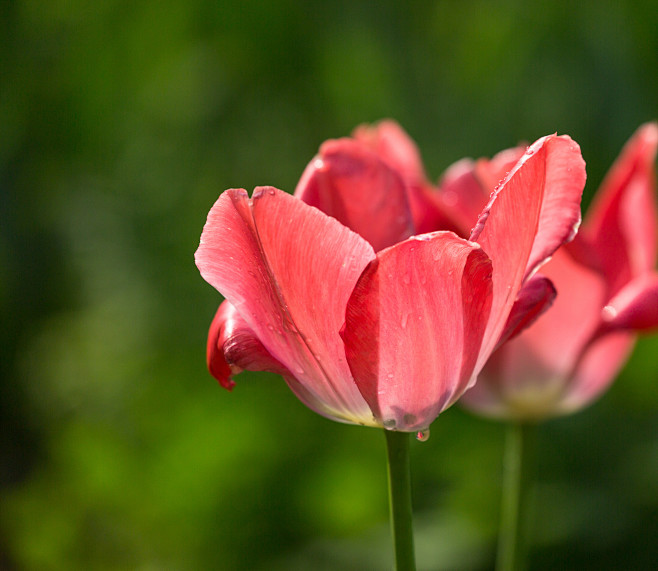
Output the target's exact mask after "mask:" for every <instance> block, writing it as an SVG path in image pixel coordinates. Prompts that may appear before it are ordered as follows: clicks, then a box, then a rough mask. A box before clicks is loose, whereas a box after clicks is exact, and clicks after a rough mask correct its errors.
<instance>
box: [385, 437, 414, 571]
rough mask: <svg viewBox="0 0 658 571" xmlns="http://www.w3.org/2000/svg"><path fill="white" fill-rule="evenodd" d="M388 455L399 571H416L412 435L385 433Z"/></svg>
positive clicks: (392, 515) (396, 558) (390, 494)
mask: <svg viewBox="0 0 658 571" xmlns="http://www.w3.org/2000/svg"><path fill="white" fill-rule="evenodd" d="M384 434H385V435H386V450H387V453H388V490H389V504H390V511H391V531H392V533H393V549H394V553H395V571H415V569H416V562H415V556H414V536H413V521H412V517H413V516H412V506H411V471H410V468H409V440H410V433H408V432H398V431H393V430H384Z"/></svg>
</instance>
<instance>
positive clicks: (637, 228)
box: [461, 123, 658, 420]
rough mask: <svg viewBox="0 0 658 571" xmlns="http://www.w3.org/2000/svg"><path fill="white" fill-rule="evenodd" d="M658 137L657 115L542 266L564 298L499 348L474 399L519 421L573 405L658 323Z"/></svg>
mask: <svg viewBox="0 0 658 571" xmlns="http://www.w3.org/2000/svg"><path fill="white" fill-rule="evenodd" d="M657 146H658V124H656V123H650V124H647V125H644V126H642V127H640V129H638V131H637V132H636V133H635V135H634V136H633V138H632V139H631V140H630V141H629V142H628V144H627V145H626V147H625V148H624V150H623V151H622V153H621V156H620V157H619V158H618V159H617V161H616V162H615V164H614V166H613V167H612V169H611V170H610V172H609V173H608V176H607V178H606V179H605V181H604V182H603V185H602V186H601V188H600V189H599V192H598V194H597V196H596V197H595V201H594V203H593V204H592V206H591V207H590V209H589V212H588V214H587V217H586V219H585V221H584V223H583V227H582V229H581V231H580V233H579V234H578V236H577V237H576V239H575V240H574V241H573V242H572V243H571V244H568V245H567V246H565V247H562V248H560V249H559V250H558V251H557V252H556V253H555V255H554V256H553V258H552V260H551V261H550V262H549V263H547V264H546V265H545V266H544V267H543V268H542V273H543V274H544V275H545V276H547V277H548V278H549V279H550V280H551V281H552V282H553V284H554V285H555V287H556V289H557V292H558V295H557V298H556V301H555V304H554V305H553V307H552V308H551V309H550V310H549V311H547V312H546V314H545V315H543V316H542V317H541V318H539V319H538V321H537V322H536V323H535V324H534V325H532V326H531V327H530V328H529V329H527V330H526V331H524V332H523V333H522V334H521V335H520V336H519V337H517V338H515V339H513V340H511V341H509V342H508V343H506V344H505V345H503V346H502V347H501V348H500V349H499V350H498V351H496V352H495V353H494V354H493V356H492V357H491V359H490V360H489V362H488V364H487V366H486V367H485V368H484V370H483V371H482V373H481V374H480V377H479V379H478V382H477V384H476V385H475V387H474V388H473V389H472V390H470V391H469V392H468V393H466V394H465V395H464V397H463V398H462V401H461V402H462V403H464V404H465V405H466V406H467V407H468V408H470V409H472V410H474V411H476V412H479V413H482V414H485V415H488V416H493V417H500V418H514V419H520V420H538V419H542V418H546V417H550V416H555V415H561V414H568V413H571V412H574V411H576V410H578V409H580V408H582V407H584V406H586V405H587V404H589V403H590V402H591V401H592V400H594V399H595V398H596V397H598V396H599V395H600V394H601V393H602V392H603V391H605V390H606V388H607V387H608V386H609V385H610V383H611V382H612V381H613V379H614V378H615V376H616V375H617V373H618V372H619V370H620V369H621V367H622V366H623V364H624V363H625V361H626V359H627V358H628V356H629V354H630V351H631V349H632V348H633V344H634V342H635V338H636V333H637V332H639V331H644V330H648V329H651V328H654V327H656V326H658V273H656V271H655V270H654V267H655V264H656V245H657V224H658V215H657V212H656V204H655V196H654V193H655V188H656V186H655V176H654V170H653V168H654V167H653V163H654V160H655V157H656V148H657Z"/></svg>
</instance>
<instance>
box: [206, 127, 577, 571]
mask: <svg viewBox="0 0 658 571" xmlns="http://www.w3.org/2000/svg"><path fill="white" fill-rule="evenodd" d="M515 159H518V160H515V161H514V162H513V163H512V164H510V165H509V166H510V168H509V173H503V174H504V175H505V176H504V177H501V178H503V179H504V180H502V181H501V184H500V185H498V186H497V187H496V189H495V191H494V192H493V193H492V196H491V198H490V200H489V201H488V202H487V203H486V204H483V208H482V209H481V210H482V211H481V213H480V214H479V216H472V217H471V218H470V219H469V220H468V223H466V222H465V220H458V219H457V217H456V216H455V213H457V206H458V205H457V204H449V201H448V202H446V201H442V200H440V199H438V196H439V195H437V193H436V192H435V191H434V190H433V189H432V188H431V186H430V185H429V184H428V183H427V182H426V179H425V176H424V174H423V171H422V166H421V163H420V159H419V156H418V153H417V151H416V149H415V146H414V145H413V143H412V142H411V141H410V140H409V139H408V137H406V135H405V134H404V133H403V132H402V131H401V129H400V128H399V127H397V126H396V125H395V124H394V123H390V122H385V123H382V124H380V125H379V127H376V128H374V129H369V128H361V129H358V130H357V131H356V133H355V136H354V138H352V139H339V140H336V141H328V142H327V143H325V144H324V145H323V146H322V147H321V149H320V153H319V155H318V156H317V157H316V158H315V159H314V160H313V161H312V162H311V163H310V165H309V166H308V167H307V169H306V170H305V172H304V174H303V176H302V178H301V180H300V182H299V185H298V187H297V190H296V191H295V196H294V197H293V196H290V195H288V194H286V193H284V192H281V191H280V190H277V189H275V188H272V187H261V188H258V189H256V190H255V191H254V193H253V195H252V197H251V198H249V197H248V195H247V193H246V192H245V191H244V190H236V189H232V190H228V191H226V192H225V193H223V194H222V195H221V196H220V197H219V199H218V200H217V202H216V203H215V205H214V206H213V207H212V209H211V211H210V213H209V215H208V220H207V222H206V225H205V227H204V230H203V233H202V236H201V243H200V246H199V248H198V250H197V252H196V256H195V257H196V262H197V266H198V267H199V270H200V271H201V274H202V276H203V277H204V279H206V281H208V282H209V283H210V284H212V285H213V286H214V287H215V288H216V289H217V290H218V291H219V292H220V293H222V294H223V295H224V296H225V298H226V301H225V302H224V303H223V304H222V305H221V306H220V308H219V310H218V312H217V315H216V316H215V319H214V320H213V323H212V326H211V329H210V334H209V340H208V363H209V368H210V370H211V372H212V373H213V375H214V376H216V377H217V378H218V379H219V381H220V383H221V384H222V385H223V386H224V387H226V388H229V389H230V388H232V386H233V381H232V379H231V377H232V375H234V374H236V373H237V372H239V371H240V370H243V369H250V370H268V371H273V372H276V373H279V374H281V375H282V376H283V377H284V379H285V380H286V382H287V383H288V385H289V386H290V388H291V389H292V391H293V392H294V393H295V394H296V395H297V397H298V398H299V399H300V400H301V401H302V402H304V404H306V405H307V406H308V407H309V408H311V409H313V410H315V411H316V412H318V413H320V414H322V415H324V416H326V417H328V418H331V419H333V420H337V421H341V422H350V423H355V424H362V425H366V426H375V427H381V428H385V429H387V430H385V433H386V436H387V443H388V452H389V483H390V486H391V507H392V521H393V531H394V538H395V544H396V545H395V546H396V560H397V565H398V568H399V569H403V568H404V569H412V568H413V566H414V564H413V547H412V545H413V541H412V535H411V505H410V492H409V469H408V438H404V436H405V434H404V433H405V432H416V431H420V434H421V435H425V436H426V434H427V432H426V431H427V430H428V427H429V425H430V423H431V422H432V421H433V420H434V419H435V418H436V416H437V415H438V414H439V413H440V412H441V411H443V410H445V409H446V408H447V407H449V406H450V405H451V404H453V403H454V402H455V401H456V400H457V399H458V398H459V397H460V396H461V395H462V394H463V393H464V391H465V390H466V389H467V388H468V387H470V386H471V385H472V384H473V382H475V379H476V377H477V375H478V373H479V371H480V370H481V369H482V367H483V366H484V364H485V362H486V360H487V358H488V357H489V355H490V354H491V353H492V351H493V350H494V349H495V348H496V346H497V345H498V343H499V341H500V339H505V338H507V337H508V336H509V335H511V334H512V333H514V332H516V331H518V330H519V329H520V328H521V327H522V326H524V325H526V324H527V323H529V322H530V321H531V319H532V318H534V316H536V315H537V314H538V313H539V312H541V311H542V310H543V309H545V308H546V307H547V305H548V304H550V301H552V297H553V294H554V291H553V289H552V287H551V286H550V284H549V282H548V281H547V280H545V279H543V278H541V279H537V278H534V277H532V276H533V274H534V272H535V270H536V269H537V268H538V267H539V266H541V265H542V264H543V263H544V262H545V261H546V260H547V259H548V258H549V257H550V256H551V255H552V254H553V252H554V251H555V250H556V249H557V248H558V247H559V246H560V245H561V244H563V243H565V242H567V241H568V240H570V239H572V238H573V235H574V233H575V230H576V228H577V226H578V225H579V223H580V198H581V193H582V189H583V186H584V182H585V170H584V162H583V160H582V158H581V155H580V149H579V147H578V145H577V144H576V143H574V142H573V141H572V140H571V139H570V138H569V137H566V136H561V137H558V136H548V137H544V138H542V139H539V140H538V141H537V142H536V143H534V144H533V145H531V146H530V147H528V149H527V151H526V152H524V153H522V155H521V156H517V157H515ZM471 227H472V231H470V232H469V230H468V229H469V228H471ZM430 230H432V232H429V233H426V232H428V231H430ZM454 231H461V233H462V235H461V237H460V236H459V235H457V234H456V233H454Z"/></svg>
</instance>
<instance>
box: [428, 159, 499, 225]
mask: <svg viewBox="0 0 658 571" xmlns="http://www.w3.org/2000/svg"><path fill="white" fill-rule="evenodd" d="M492 191H493V187H492V188H491V189H489V191H487V189H486V188H485V187H484V186H482V184H480V181H479V180H478V178H477V177H476V175H475V163H474V162H473V161H472V160H471V159H462V160H460V161H458V162H456V163H454V164H453V165H451V166H450V167H448V169H447V170H446V171H445V173H443V176H442V177H441V181H440V182H439V190H438V192H437V199H438V200H439V202H440V203H441V205H442V206H443V207H444V208H446V209H448V210H449V211H450V213H451V215H452V217H453V218H454V219H455V220H456V221H457V223H458V226H459V230H460V234H461V235H464V236H468V235H469V234H470V232H471V229H472V228H473V224H474V223H475V221H476V220H477V219H478V216H479V215H480V213H481V212H482V209H483V208H484V207H485V206H486V205H487V201H488V199H489V194H490V192H492Z"/></svg>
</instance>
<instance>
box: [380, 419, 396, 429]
mask: <svg viewBox="0 0 658 571" xmlns="http://www.w3.org/2000/svg"><path fill="white" fill-rule="evenodd" d="M383 424H384V428H395V419H394V418H388V419H386V420H385V421H384V423H383Z"/></svg>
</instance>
